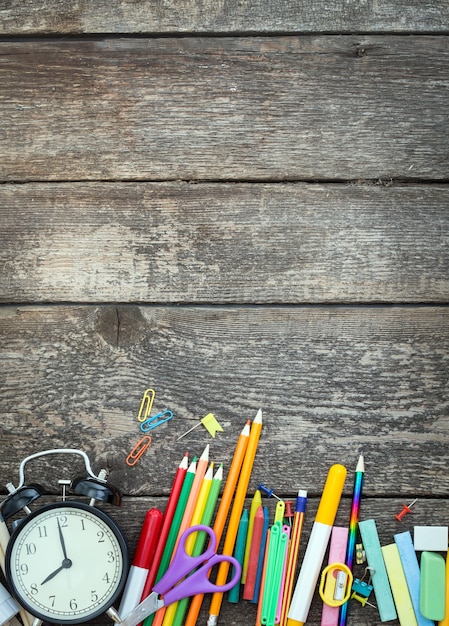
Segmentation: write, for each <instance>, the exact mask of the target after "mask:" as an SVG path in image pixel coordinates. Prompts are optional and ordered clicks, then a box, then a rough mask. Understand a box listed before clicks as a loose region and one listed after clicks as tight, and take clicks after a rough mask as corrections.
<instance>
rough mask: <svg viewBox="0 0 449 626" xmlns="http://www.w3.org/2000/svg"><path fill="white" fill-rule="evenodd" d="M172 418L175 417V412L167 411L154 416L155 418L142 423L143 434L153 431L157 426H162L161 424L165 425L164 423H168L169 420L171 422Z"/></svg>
mask: <svg viewBox="0 0 449 626" xmlns="http://www.w3.org/2000/svg"><path fill="white" fill-rule="evenodd" d="M165 416H167V417H165ZM172 417H173V412H172V411H170V410H168V409H167V411H163V412H162V413H158V414H157V415H154V416H153V417H149V418H148V419H146V420H145V421H144V422H142V423H141V425H140V430H141V431H142V432H143V433H147V432H149V431H150V430H153V428H156V426H160V425H161V424H164V422H168V420H171V418H172Z"/></svg>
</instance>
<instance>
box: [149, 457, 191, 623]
mask: <svg viewBox="0 0 449 626" xmlns="http://www.w3.org/2000/svg"><path fill="white" fill-rule="evenodd" d="M196 464H197V457H196V456H195V457H193V460H192V462H191V463H190V465H189V469H188V470H187V472H186V475H185V479H184V482H183V485H182V489H181V493H180V494H179V498H178V502H177V504H176V509H175V513H174V515H173V520H172V524H171V526H170V531H169V533H168V537H167V541H166V542H165V547H164V551H163V553H162V558H161V562H160V564H159V567H158V570H157V574H156V578H155V583H156V582H158V581H159V580H160V579H161V578H162V576H163V575H164V574H165V572H166V571H167V569H168V566H169V564H170V559H171V556H172V554H173V548H174V546H175V542H176V539H177V537H178V531H179V527H180V525H181V521H182V516H183V514H184V509H185V507H186V505H187V500H188V499H189V494H190V490H191V488H192V484H193V481H194V479H195V471H196ZM156 615H157V613H153V615H149V616H148V617H147V618H146V619H145V620H144V622H143V624H144V626H151V624H152V623H153V621H154V619H155V617H156Z"/></svg>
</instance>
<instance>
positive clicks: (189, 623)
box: [184, 420, 250, 626]
mask: <svg viewBox="0 0 449 626" xmlns="http://www.w3.org/2000/svg"><path fill="white" fill-rule="evenodd" d="M249 425H250V421H249V420H248V421H247V422H246V424H245V426H244V427H243V430H242V432H241V433H240V436H239V438H238V441H237V445H236V447H235V451H234V456H233V458H232V462H231V467H230V468H229V474H228V478H227V480H226V484H225V487H224V490H223V495H222V497H221V501H220V505H219V507H218V511H217V515H216V518H215V522H214V527H213V528H214V532H215V535H216V537H217V545H218V544H219V543H220V540H221V536H222V534H223V529H224V527H225V524H226V518H227V517H228V513H229V509H230V508H231V502H232V497H233V495H234V491H235V487H236V485H237V481H238V478H239V474H240V470H241V467H242V464H243V459H244V457H245V452H246V449H247V447H248V440H249V435H250V428H249ZM203 598H204V594H198V595H196V596H193V598H192V601H191V603H190V608H189V612H188V614H187V618H186V622H185V624H184V626H195V625H196V623H197V619H198V615H199V612H200V609H201V605H202V603H203Z"/></svg>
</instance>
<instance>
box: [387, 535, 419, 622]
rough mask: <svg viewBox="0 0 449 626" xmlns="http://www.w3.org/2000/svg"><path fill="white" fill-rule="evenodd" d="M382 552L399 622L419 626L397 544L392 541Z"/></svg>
mask: <svg viewBox="0 0 449 626" xmlns="http://www.w3.org/2000/svg"><path fill="white" fill-rule="evenodd" d="M382 554H383V557H384V561H385V567H386V568H387V574H388V580H389V581H390V586H391V591H392V593H393V598H394V602H395V604H396V610H397V612H398V619H399V623H400V624H401V626H418V622H417V621H416V617H415V611H414V609H413V604H412V599H411V597H410V593H409V590H408V586H407V580H406V578H405V574H404V569H403V567H402V563H401V557H400V556H399V550H398V547H397V545H396V544H395V543H390V544H389V545H388V546H383V548H382Z"/></svg>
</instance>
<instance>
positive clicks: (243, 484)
mask: <svg viewBox="0 0 449 626" xmlns="http://www.w3.org/2000/svg"><path fill="white" fill-rule="evenodd" d="M261 431H262V410H261V409H259V410H258V412H257V415H256V417H255V418H254V421H253V423H252V425H251V433H250V436H249V441H248V448H247V449H246V453H245V459H244V461H243V466H242V471H241V472H240V477H239V482H238V484H237V490H236V493H235V498H234V503H233V505H232V510H231V516H230V518H229V524H228V530H227V533H226V537H225V541H224V545H223V554H225V555H227V556H232V553H233V551H234V545H235V540H236V537H237V530H238V525H239V521H240V516H241V514H242V510H243V505H244V503H245V497H246V493H247V490H248V484H249V480H250V477H251V472H252V469H253V464H254V457H255V456H256V452H257V446H258V443H259V438H260V433H261ZM229 567H230V563H229V561H222V562H221V563H220V565H219V567H218V573H217V582H216V584H217V585H224V584H225V583H226V580H227V577H228V572H229ZM222 601H223V592H220V591H216V592H215V593H214V594H213V595H212V601H211V605H210V608H209V620H208V622H207V623H208V626H214V625H215V624H216V623H217V622H218V616H219V614H220V609H221V604H222Z"/></svg>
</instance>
